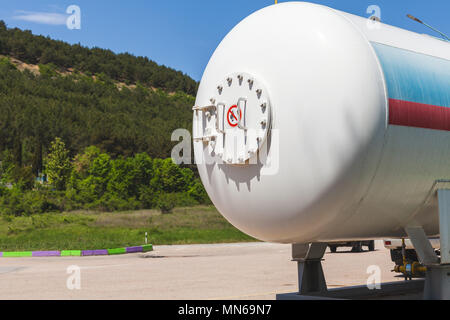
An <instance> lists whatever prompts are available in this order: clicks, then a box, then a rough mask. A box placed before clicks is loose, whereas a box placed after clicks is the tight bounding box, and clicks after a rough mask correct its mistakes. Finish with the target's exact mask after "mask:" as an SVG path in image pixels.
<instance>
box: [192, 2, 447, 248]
mask: <svg viewBox="0 0 450 320" xmlns="http://www.w3.org/2000/svg"><path fill="white" fill-rule="evenodd" d="M449 131H450V44H449V43H448V42H445V41H441V40H439V39H436V38H433V37H430V36H426V35H421V34H417V33H413V32H409V31H406V30H402V29H399V28H395V27H392V26H388V25H385V24H381V23H376V22H374V21H372V20H369V19H364V18H361V17H357V16H354V15H351V14H347V13H344V12H340V11H337V10H334V9H331V8H328V7H324V6H320V5H315V4H310V3H305V2H288V3H282V4H278V5H274V6H270V7H267V8H264V9H262V10H260V11H258V12H256V13H254V14H252V15H251V16H249V17H248V18H246V19H244V20H243V21H242V22H241V23H239V24H238V25H237V26H236V27H235V28H234V29H233V30H232V31H231V32H230V33H229V34H228V35H227V36H226V37H225V39H224V40H223V41H222V42H221V44H220V45H219V47H218V48H217V50H216V51H215V52H214V54H213V56H212V58H211V60H210V62H209V64H208V66H207V68H206V70H205V72H204V75H203V78H202V80H201V84H200V88H199V91H198V95H197V100H196V106H195V107H194V151H195V159H196V162H197V164H198V169H199V172H200V176H201V179H202V181H203V183H204V185H205V188H206V190H207V192H208V194H209V196H210V198H211V200H212V201H213V203H214V205H215V206H216V207H217V208H218V210H219V211H220V212H221V213H222V214H223V215H224V217H225V218H226V219H227V220H228V221H230V222H231V223H232V224H233V225H234V226H236V227H237V228H239V229H240V230H242V231H243V232H245V233H247V234H249V235H251V236H253V237H256V238H258V239H260V240H265V241H272V242H280V243H308V242H320V241H333V240H362V239H374V238H382V237H400V236H405V232H404V227H406V226H423V227H424V229H425V231H426V232H427V234H429V235H435V234H437V233H439V219H438V214H437V211H436V201H435V200H434V199H433V197H430V196H429V195H430V194H431V191H432V189H433V186H434V185H435V181H436V180H439V179H450V132H449ZM258 157H259V159H258Z"/></svg>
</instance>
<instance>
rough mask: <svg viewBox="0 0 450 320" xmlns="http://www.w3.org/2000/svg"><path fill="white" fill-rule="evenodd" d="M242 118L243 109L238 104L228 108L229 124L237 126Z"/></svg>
mask: <svg viewBox="0 0 450 320" xmlns="http://www.w3.org/2000/svg"><path fill="white" fill-rule="evenodd" d="M241 119H242V111H240V110H239V108H238V106H237V105H234V106H231V107H230V108H229V109H228V113H227V120H228V124H229V125H230V126H231V127H233V128H234V127H236V126H237V125H238V124H239V121H241Z"/></svg>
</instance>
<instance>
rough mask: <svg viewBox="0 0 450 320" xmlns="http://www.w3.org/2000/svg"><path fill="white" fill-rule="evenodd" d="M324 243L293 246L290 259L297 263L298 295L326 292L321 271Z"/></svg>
mask: <svg viewBox="0 0 450 320" xmlns="http://www.w3.org/2000/svg"><path fill="white" fill-rule="evenodd" d="M326 249H327V244H326V243H312V244H293V245H292V259H293V261H297V267H298V284H299V294H300V295H308V294H313V293H315V294H317V293H324V292H327V284H326V281H325V276H324V273H323V269H322V258H323V256H324V255H325V251H326Z"/></svg>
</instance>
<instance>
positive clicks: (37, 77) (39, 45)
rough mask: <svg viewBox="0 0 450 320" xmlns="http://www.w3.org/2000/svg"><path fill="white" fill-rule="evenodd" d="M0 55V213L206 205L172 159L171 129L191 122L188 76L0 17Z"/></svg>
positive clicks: (192, 179) (194, 180)
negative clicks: (47, 35)
mask: <svg viewBox="0 0 450 320" xmlns="http://www.w3.org/2000/svg"><path fill="white" fill-rule="evenodd" d="M0 55H1V56H0V213H3V214H6V215H15V216H23V215H32V214H42V213H45V212H54V211H56V212H63V211H72V210H76V209H87V210H100V211H106V210H110V211H113V210H134V209H151V208H159V209H161V210H162V211H170V210H171V209H172V208H173V207H174V206H189V205H197V204H208V203H209V199H208V197H207V196H206V193H205V191H204V189H203V187H202V185H201V183H200V181H199V179H198V177H196V176H195V172H194V171H193V170H191V169H190V168H180V167H178V166H176V165H175V164H174V163H173V162H172V161H171V160H170V159H169V158H170V156H171V150H172V148H173V146H174V144H175V143H174V142H172V141H171V135H172V132H173V131H174V130H175V129H178V128H185V129H190V127H191V125H192V109H191V108H192V105H193V104H194V97H193V96H192V95H191V94H193V93H195V90H196V86H197V83H196V82H195V81H193V80H192V79H190V78H189V77H188V76H186V75H183V74H182V73H180V72H176V71H174V70H172V69H169V68H166V67H163V66H158V65H157V64H156V63H154V62H152V61H150V60H148V59H147V58H139V57H134V56H132V55H129V54H114V53H112V52H111V51H108V50H103V49H88V48H84V47H81V46H79V45H69V44H66V43H63V42H61V41H54V40H51V39H49V38H45V37H42V36H35V35H33V34H31V32H29V31H22V30H19V29H8V28H7V27H6V26H5V24H4V23H3V22H1V21H0ZM37 177H40V179H41V180H40V181H39V182H38V181H36V178H37ZM46 178H48V181H47V180H46Z"/></svg>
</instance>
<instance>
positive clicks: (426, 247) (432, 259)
mask: <svg viewBox="0 0 450 320" xmlns="http://www.w3.org/2000/svg"><path fill="white" fill-rule="evenodd" d="M437 197H438V202H439V209H438V211H439V230H440V239H441V250H440V251H441V258H440V259H439V257H438V256H437V255H436V253H435V251H434V249H433V248H432V246H431V243H430V241H429V240H428V237H427V236H426V234H425V231H424V230H423V228H422V227H407V228H405V230H406V233H407V234H408V236H409V238H410V239H411V242H412V243H413V245H414V248H415V249H416V252H417V256H418V257H419V260H420V263H422V264H423V265H425V266H426V267H427V274H426V279H425V290H424V299H426V300H450V189H438V190H437Z"/></svg>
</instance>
